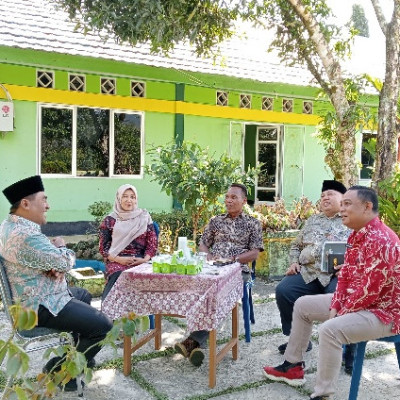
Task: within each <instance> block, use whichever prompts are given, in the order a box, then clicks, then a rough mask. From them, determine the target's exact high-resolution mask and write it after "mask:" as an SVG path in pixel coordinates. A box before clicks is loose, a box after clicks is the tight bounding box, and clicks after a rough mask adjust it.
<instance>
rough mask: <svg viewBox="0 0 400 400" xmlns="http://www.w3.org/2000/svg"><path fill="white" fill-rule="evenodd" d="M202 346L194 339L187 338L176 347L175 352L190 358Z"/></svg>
mask: <svg viewBox="0 0 400 400" xmlns="http://www.w3.org/2000/svg"><path fill="white" fill-rule="evenodd" d="M199 347H200V345H199V343H198V342H196V341H195V340H193V339H190V338H187V339H185V340H184V341H183V342H181V343H177V344H176V345H175V350H176V352H177V353H179V354H182V355H183V357H189V356H190V355H191V354H192V351H193V350H194V349H197V348H199Z"/></svg>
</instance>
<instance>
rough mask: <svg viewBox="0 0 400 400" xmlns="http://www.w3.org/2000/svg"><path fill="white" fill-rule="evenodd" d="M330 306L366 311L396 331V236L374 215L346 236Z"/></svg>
mask: <svg viewBox="0 0 400 400" xmlns="http://www.w3.org/2000/svg"><path fill="white" fill-rule="evenodd" d="M331 308H333V309H335V310H337V311H338V315H343V314H348V313H351V312H356V311H361V310H367V311H370V312H372V313H374V314H375V315H376V316H377V317H378V318H379V319H380V320H381V321H382V322H383V323H384V324H390V323H393V329H392V332H393V333H400V240H399V238H398V237H397V235H396V234H395V233H394V232H393V231H392V230H391V229H390V228H388V227H387V226H386V225H385V224H384V223H383V222H381V221H380V220H379V218H378V217H376V218H374V219H373V220H371V221H370V222H369V223H368V224H367V225H366V226H364V227H363V228H362V229H360V230H359V231H357V232H353V233H351V235H350V236H349V239H348V241H347V251H346V254H345V262H344V265H343V267H342V269H341V270H340V274H339V278H338V284H337V288H336V292H335V293H334V295H333V299H332V303H331Z"/></svg>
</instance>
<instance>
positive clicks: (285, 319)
mask: <svg viewBox="0 0 400 400" xmlns="http://www.w3.org/2000/svg"><path fill="white" fill-rule="evenodd" d="M345 192H346V187H345V186H344V185H343V184H342V183H340V182H338V181H335V180H325V181H324V182H323V184H322V190H321V198H320V211H321V212H320V213H319V214H315V215H312V216H311V217H310V218H309V219H308V220H307V221H306V223H305V225H304V227H303V228H302V229H301V231H300V233H299V234H298V235H297V237H296V239H295V240H294V241H293V243H292V245H291V248H290V253H289V265H290V266H289V268H288V270H287V271H286V276H285V277H284V278H283V279H282V281H281V282H280V283H279V284H278V286H277V287H276V291H275V294H276V304H277V306H278V309H279V313H280V316H281V323H282V332H283V334H284V335H286V336H289V335H290V331H291V329H292V314H293V305H294V303H295V301H296V300H297V299H298V298H299V297H301V296H305V295H312V294H323V293H333V292H334V291H335V289H336V284H337V277H336V274H328V273H327V272H322V271H321V256H322V248H323V245H324V243H325V242H326V241H341V242H345V241H347V238H348V236H349V235H350V229H349V228H347V227H346V226H345V225H343V223H342V218H341V217H340V214H339V209H340V201H341V199H342V196H343V193H345ZM286 346H287V343H283V344H281V345H280V346H278V351H279V352H280V353H281V354H284V353H285V350H286ZM311 348H312V344H311V342H309V344H308V348H307V351H309V350H311ZM351 354H352V352H351V349H350V348H349V349H346V357H347V356H348V357H349V358H350V360H349V365H347V367H348V369H349V373H350V372H351V371H350V369H351V370H352V359H351Z"/></svg>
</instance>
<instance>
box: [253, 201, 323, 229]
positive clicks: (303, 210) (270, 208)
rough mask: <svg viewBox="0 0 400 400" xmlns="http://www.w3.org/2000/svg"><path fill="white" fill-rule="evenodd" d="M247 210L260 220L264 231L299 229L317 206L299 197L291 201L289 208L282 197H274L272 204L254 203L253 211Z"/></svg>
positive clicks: (316, 210)
mask: <svg viewBox="0 0 400 400" xmlns="http://www.w3.org/2000/svg"><path fill="white" fill-rule="evenodd" d="M248 212H249V214H251V215H253V216H254V217H256V218H257V219H259V220H260V221H261V224H262V228H263V231H264V232H276V231H286V230H290V229H300V228H301V227H302V225H303V224H304V222H305V221H306V220H307V219H308V218H309V217H310V216H311V215H313V214H315V213H317V212H318V208H317V206H314V205H313V204H312V202H311V201H309V200H308V199H307V198H306V197H301V198H300V199H299V200H297V201H296V200H295V201H293V203H292V207H291V208H290V209H288V208H287V207H286V205H285V201H284V200H283V199H276V201H275V203H274V204H273V205H267V204H256V205H255V206H254V211H248Z"/></svg>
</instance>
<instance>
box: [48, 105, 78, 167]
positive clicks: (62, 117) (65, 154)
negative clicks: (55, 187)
mask: <svg viewBox="0 0 400 400" xmlns="http://www.w3.org/2000/svg"><path fill="white" fill-rule="evenodd" d="M72 113H73V111H72V109H65V108H64V109H63V108H50V107H46V108H44V107H43V108H42V109H41V121H42V130H41V132H42V135H41V140H40V152H41V164H40V172H41V173H42V174H71V172H72V134H73V133H72Z"/></svg>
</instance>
